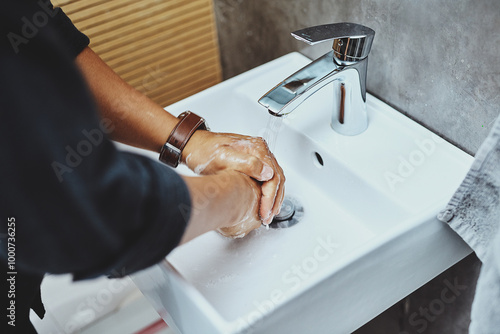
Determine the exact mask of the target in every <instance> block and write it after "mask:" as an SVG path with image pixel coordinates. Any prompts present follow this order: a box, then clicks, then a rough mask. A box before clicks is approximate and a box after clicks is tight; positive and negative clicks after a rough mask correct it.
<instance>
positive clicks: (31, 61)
mask: <svg viewBox="0 0 500 334" xmlns="http://www.w3.org/2000/svg"><path fill="white" fill-rule="evenodd" d="M0 22H1V28H0V29H1V36H2V42H1V46H0V73H1V75H0V87H1V91H0V108H1V109H0V110H1V112H0V117H1V120H0V136H1V140H0V152H1V154H2V158H3V159H2V163H1V164H0V175H1V177H0V182H1V186H0V189H1V191H2V196H1V202H0V219H1V220H2V224H1V226H2V230H1V231H0V233H2V237H3V238H4V239H2V247H1V251H0V259H1V262H2V267H3V268H6V271H5V273H6V275H7V277H6V279H5V280H4V283H5V282H7V283H8V284H7V287H6V290H4V291H8V292H12V293H9V294H7V293H4V292H2V294H4V296H7V298H5V304H4V305H2V306H3V307H4V310H7V317H3V318H2V322H3V323H4V324H3V325H5V326H6V327H5V328H6V329H7V330H6V331H2V333H7V332H12V331H13V332H16V333H30V332H36V331H35V329H34V328H33V326H32V325H31V323H30V322H29V309H30V308H32V309H33V310H34V311H35V312H37V314H39V315H40V316H43V313H44V309H43V304H42V302H41V300H40V282H41V280H42V278H43V275H44V274H46V273H54V274H60V273H72V274H73V277H74V279H76V280H80V279H87V278H92V277H96V276H99V275H108V276H110V277H121V276H124V275H128V274H130V273H133V272H135V271H138V270H141V269H143V268H146V267H149V266H151V265H154V264H155V263H158V262H159V261H161V260H162V259H163V258H164V257H165V256H166V255H167V254H168V253H169V252H170V251H171V250H172V249H173V248H175V247H176V246H177V245H178V244H179V243H184V242H188V241H189V240H191V239H193V238H195V237H196V236H198V235H201V234H203V233H205V232H207V231H211V230H218V231H219V232H221V233H222V234H223V235H225V236H229V237H241V236H244V235H246V234H248V233H249V232H250V231H251V230H253V229H255V228H257V227H259V226H260V225H261V223H263V224H269V223H270V222H271V220H272V218H273V216H274V215H276V214H277V213H278V212H279V210H280V206H281V203H282V200H283V195H284V182H285V177H284V174H283V170H282V169H281V167H280V166H279V164H278V163H277V161H276V159H275V157H274V156H273V154H272V153H271V152H270V151H269V149H268V147H267V145H266V143H265V141H264V140H263V139H261V138H253V137H248V136H243V135H236V134H222V133H213V132H210V131H208V130H204V126H203V120H200V119H199V117H198V118H197V117H196V115H195V114H189V115H190V116H183V117H181V118H177V117H175V116H173V115H171V114H169V113H168V112H166V111H165V110H163V108H161V107H160V106H158V105H157V104H155V103H154V102H153V101H151V100H150V99H148V98H147V97H146V96H144V95H142V94H141V93H139V92H138V91H136V90H135V89H133V88H132V87H130V86H129V85H128V84H126V83H125V82H124V81H123V80H121V79H120V78H119V77H118V76H117V75H116V74H115V73H114V72H113V71H112V70H111V69H110V68H109V67H108V66H107V65H106V64H105V63H104V62H103V61H102V60H101V59H100V58H99V57H98V56H97V55H96V54H95V53H94V52H93V51H92V50H91V49H90V48H89V47H88V44H89V40H88V38H87V36H85V35H84V34H82V33H81V32H79V31H78V30H77V29H76V28H75V27H74V26H73V24H72V23H71V21H70V20H69V18H68V17H67V16H66V15H65V14H64V12H63V11H62V10H61V9H59V8H54V7H53V6H52V4H51V3H50V2H49V1H48V0H16V1H8V2H6V3H5V4H4V7H3V10H2V11H1V13H0ZM193 115H194V116H193ZM188 117H191V118H190V119H191V121H192V120H193V119H194V120H195V121H196V122H198V123H196V124H197V125H196V126H195V127H193V126H192V125H191V128H189V126H187V128H186V122H187V121H186V122H184V121H185V120H187V119H188ZM193 117H194V118H193ZM182 122H184V123H182ZM183 124H184V125H183ZM181 127H184V128H183V130H182V131H184V132H182V131H181V130H180V129H181ZM186 129H187V130H189V131H188V132H189V134H186ZM181 132H182V133H181ZM189 135H190V136H189ZM171 138H174V139H179V140H181V141H183V143H182V144H185V145H183V147H182V151H181V152H180V154H179V151H178V150H175V149H173V150H171V147H172V145H173V146H175V145H176V144H175V142H174V144H172V143H170V144H171V145H170V146H169V145H166V141H167V140H168V141H170V140H171ZM111 139H113V140H116V141H119V142H123V143H125V144H129V145H133V146H136V147H139V148H143V149H148V150H153V151H156V152H159V153H160V152H161V153H162V154H163V153H165V154H166V155H165V156H164V160H165V161H166V162H169V163H171V164H173V165H175V164H176V163H177V162H178V161H179V160H180V161H181V163H184V164H186V165H187V166H188V167H189V168H191V169H192V170H196V171H198V172H200V173H201V174H202V176H198V177H187V176H181V175H179V174H177V173H176V172H175V171H174V170H173V169H171V168H169V167H167V166H165V165H164V164H161V163H160V162H156V161H152V160H151V159H148V158H145V157H141V156H138V155H134V154H131V153H126V152H121V151H118V150H117V149H116V147H115V145H114V144H113V143H112V141H111ZM186 140H187V143H186V142H185V141H186ZM177 144H179V143H177ZM175 147H176V148H177V149H178V148H179V147H177V146H175ZM172 155H173V156H174V158H173V160H172ZM4 241H5V242H4ZM5 319H7V320H5Z"/></svg>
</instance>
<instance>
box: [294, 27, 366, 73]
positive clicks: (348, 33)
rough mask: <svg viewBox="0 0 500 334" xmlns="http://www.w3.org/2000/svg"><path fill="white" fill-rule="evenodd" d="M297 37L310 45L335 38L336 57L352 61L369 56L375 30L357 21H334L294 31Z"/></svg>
mask: <svg viewBox="0 0 500 334" xmlns="http://www.w3.org/2000/svg"><path fill="white" fill-rule="evenodd" d="M292 36H293V37H295V38H296V39H298V40H300V41H303V42H306V43H307V44H309V45H314V44H318V43H321V42H326V41H331V40H333V50H334V51H335V56H336V59H337V60H339V61H340V62H341V63H352V62H356V61H359V60H362V59H364V58H366V57H367V56H368V54H369V53H370V49H371V46H372V42H373V37H374V36H375V31H374V30H373V29H370V28H368V27H365V26H363V25H361V24H356V23H347V22H343V23H332V24H324V25H319V26H314V27H309V28H305V29H301V30H297V31H294V32H292Z"/></svg>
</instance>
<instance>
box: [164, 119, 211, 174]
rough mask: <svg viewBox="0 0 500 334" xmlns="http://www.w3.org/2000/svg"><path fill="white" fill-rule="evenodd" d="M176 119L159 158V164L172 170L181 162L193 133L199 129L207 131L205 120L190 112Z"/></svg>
mask: <svg viewBox="0 0 500 334" xmlns="http://www.w3.org/2000/svg"><path fill="white" fill-rule="evenodd" d="M178 118H179V121H178V122H177V124H176V125H175V127H174V128H173V130H172V131H171V132H170V135H169V137H168V139H167V141H166V142H165V144H164V145H163V147H162V148H161V150H160V157H159V159H160V161H161V162H163V163H165V164H167V165H169V166H171V167H174V168H175V167H177V165H178V164H179V162H181V160H182V152H183V151H184V148H185V146H186V145H187V143H188V142H189V140H190V139H191V137H192V136H193V135H194V133H195V132H196V131H197V130H199V129H201V130H208V127H207V125H206V123H205V120H204V119H203V118H202V117H200V116H198V115H196V114H195V113H192V112H191V111H186V112H183V113H182V114H180V115H179V117H178Z"/></svg>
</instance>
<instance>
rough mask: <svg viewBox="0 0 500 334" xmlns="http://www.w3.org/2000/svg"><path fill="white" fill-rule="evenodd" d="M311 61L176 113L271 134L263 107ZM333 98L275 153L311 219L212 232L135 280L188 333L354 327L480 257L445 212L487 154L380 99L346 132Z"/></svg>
mask: <svg viewBox="0 0 500 334" xmlns="http://www.w3.org/2000/svg"><path fill="white" fill-rule="evenodd" d="M308 62H310V60H309V59H308V58H306V57H304V56H302V55H300V54H298V53H291V54H288V55H286V56H284V57H281V58H279V59H277V60H274V61H272V62H270V63H267V64H265V65H262V66H260V67H258V68H255V69H253V70H251V71H249V72H246V73H244V74H241V75H239V76H237V77H235V78H232V79H230V80H227V81H225V82H223V83H221V84H219V85H217V86H214V87H212V88H210V89H207V90H206V91H203V92H201V93H199V94H197V95H194V96H192V97H189V98H187V99H185V100H183V101H181V102H178V103H176V104H174V105H172V106H169V107H168V108H167V110H169V111H170V112H172V113H174V114H179V113H181V112H182V111H185V110H188V109H189V110H192V111H193V112H195V113H197V114H199V115H201V116H203V117H205V118H206V119H207V121H208V124H209V125H210V127H211V129H212V130H213V131H217V132H236V133H243V134H248V135H253V136H258V135H260V136H261V135H262V134H263V133H264V132H265V129H266V126H267V124H268V118H269V117H271V116H269V115H268V113H267V111H266V110H265V109H264V108H263V107H262V106H260V105H259V104H258V103H257V100H258V99H259V98H260V97H261V96H262V95H263V94H264V93H266V92H267V91H268V90H269V89H270V88H272V87H273V86H274V85H276V84H277V83H278V82H280V81H281V80H283V79H284V78H286V77H287V76H288V75H290V74H291V73H293V72H295V71H296V70H298V69H300V68H301V67H303V66H304V65H306V64H307V63H308ZM331 93H332V91H331V90H330V89H329V88H328V87H325V88H323V89H322V91H320V92H318V93H316V94H315V95H314V96H313V97H311V98H310V99H308V100H307V101H306V102H304V103H303V104H302V105H301V106H300V107H298V108H297V109H296V110H295V111H294V112H293V113H292V114H291V115H290V116H289V117H287V118H286V119H285V120H284V124H283V126H282V128H281V131H280V132H279V136H278V140H277V144H276V148H275V155H276V158H277V159H278V162H279V163H280V164H281V166H282V167H283V169H284V171H285V175H286V177H287V182H286V194H287V195H288V196H290V197H292V198H294V199H295V200H297V201H298V202H300V204H301V206H302V207H303V211H304V214H303V217H302V220H301V221H300V222H299V223H297V224H296V225H295V226H292V227H290V228H286V229H269V230H266V229H265V228H263V227H261V228H260V229H258V230H256V231H254V232H252V233H251V234H249V235H248V236H247V237H245V238H243V239H236V240H232V239H226V238H224V237H222V236H220V235H218V234H217V233H215V232H211V233H207V234H205V235H203V236H201V237H199V238H197V239H195V240H192V241H191V242H189V243H187V244H185V245H183V246H181V247H178V248H176V249H175V250H174V251H173V252H172V253H171V254H169V255H168V257H167V259H166V260H165V261H164V262H163V263H160V264H159V265H157V266H154V267H152V268H150V269H147V270H144V271H142V272H140V273H137V274H135V275H133V277H132V278H133V280H134V282H135V283H136V284H137V286H138V287H139V289H140V290H141V291H142V292H143V293H144V295H146V297H148V298H149V299H150V301H151V302H152V303H153V305H154V306H155V308H156V309H157V310H158V312H159V313H160V315H161V316H162V317H163V318H164V319H165V320H166V321H167V322H168V324H169V325H170V326H171V327H172V328H174V329H177V330H178V331H179V333H186V334H189V333H193V334H200V333H203V334H211V333H273V334H279V333H316V334H320V333H328V334H332V333H350V332H352V331H353V330H355V329H357V328H359V327H360V326H362V325H363V324H364V323H366V322H367V321H369V320H370V319H372V318H373V317H375V316H376V315H377V314H379V313H381V312H382V311H384V310H385V309H387V308H388V307H390V306H391V305H393V304H394V303H395V302H397V301H398V300H400V299H401V298H403V297H405V296H406V295H408V294H410V293H411V292H412V291H414V290H415V289H417V288H419V287H420V286H422V285H423V284H425V283H426V282H427V281H429V280H430V279H432V278H433V277H435V276H436V275H438V274H439V273H441V272H442V271H444V270H445V269H447V268H448V267H450V266H451V265H453V264H455V263H456V262H457V261H459V260H461V259H462V258H463V257H465V256H466V255H467V254H469V253H470V252H471V250H470V249H469V248H468V247H467V246H466V244H465V243H464V242H463V241H462V240H461V239H460V238H459V237H458V236H457V235H456V234H455V233H454V232H453V231H452V230H450V229H449V227H448V226H446V225H445V224H443V223H441V222H439V221H438V220H437V219H436V218H435V216H436V214H437V213H438V212H439V211H440V210H441V209H442V208H444V206H445V205H446V203H447V202H448V200H449V199H450V197H451V196H452V194H453V192H454V191H455V190H456V188H457V187H458V186H459V184H460V182H461V181H462V179H463V177H464V176H465V174H466V172H467V170H468V169H469V167H470V164H471V163H472V160H473V158H472V157H471V156H470V155H468V154H466V153H465V152H463V151H461V150H460V149H458V148H456V147H455V146H453V145H452V144H450V143H448V142H446V141H444V140H443V139H441V138H440V137H438V136H437V135H435V134H433V133H432V132H430V131H429V130H427V129H425V128H424V127H422V126H420V125H418V124H417V123H415V122H414V121H412V120H410V119H409V118H407V117H405V116H403V115H402V114H401V113H399V112H397V111H396V110H394V109H392V108H390V107H389V106H387V105H386V104H384V103H382V102H381V101H379V100H378V99H376V98H374V97H373V96H371V95H368V97H367V109H368V117H369V125H368V129H367V130H366V131H365V132H364V133H362V134H360V135H357V136H343V135H340V134H338V133H335V132H334V131H333V130H332V129H331V128H330V125H329V122H330V117H331V110H332V106H331V98H330V96H331ZM121 147H122V148H125V149H128V150H133V151H136V152H139V153H141V154H145V155H147V156H151V157H152V158H153V159H157V154H154V153H151V152H146V151H141V150H137V149H132V148H128V147H125V146H121ZM318 156H320V159H319V160H321V161H319V160H318ZM180 172H182V173H189V171H188V170H187V169H186V168H181V169H180Z"/></svg>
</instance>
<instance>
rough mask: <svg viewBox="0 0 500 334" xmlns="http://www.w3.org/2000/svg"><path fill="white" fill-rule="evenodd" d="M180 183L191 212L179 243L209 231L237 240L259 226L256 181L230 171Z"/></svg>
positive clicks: (259, 195)
mask: <svg viewBox="0 0 500 334" xmlns="http://www.w3.org/2000/svg"><path fill="white" fill-rule="evenodd" d="M183 179H184V181H185V182H186V185H187V186H188V188H189V193H190V196H191V211H190V218H189V224H188V226H187V227H186V231H185V232H184V235H183V237H182V241H181V243H185V242H187V241H189V240H191V239H194V238H196V237H197V236H199V235H201V234H203V233H205V232H208V231H213V230H216V231H218V232H219V233H220V234H222V235H223V236H226V237H231V238H241V237H244V236H245V235H246V234H248V233H249V232H250V231H252V230H253V229H256V228H258V227H259V226H260V224H261V219H260V216H259V204H260V198H261V187H260V184H259V183H258V182H257V181H255V180H253V179H251V178H250V177H248V176H247V175H244V174H242V173H240V172H236V171H233V170H227V171H222V172H220V173H217V174H213V175H208V176H202V177H198V176H195V177H190V176H183Z"/></svg>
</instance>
